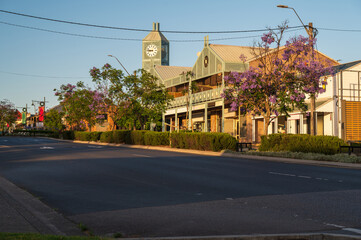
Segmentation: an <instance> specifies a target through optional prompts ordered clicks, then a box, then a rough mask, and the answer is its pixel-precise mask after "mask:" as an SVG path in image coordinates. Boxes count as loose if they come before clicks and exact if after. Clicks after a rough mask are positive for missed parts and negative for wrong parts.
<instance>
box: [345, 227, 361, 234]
mask: <svg viewBox="0 0 361 240" xmlns="http://www.w3.org/2000/svg"><path fill="white" fill-rule="evenodd" d="M342 230H344V231H349V232H354V233H357V234H360V235H361V229H356V228H342Z"/></svg>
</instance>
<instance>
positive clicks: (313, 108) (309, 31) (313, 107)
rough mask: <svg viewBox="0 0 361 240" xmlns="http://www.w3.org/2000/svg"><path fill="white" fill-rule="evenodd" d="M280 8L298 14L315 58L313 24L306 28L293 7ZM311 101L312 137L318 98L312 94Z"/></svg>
mask: <svg viewBox="0 0 361 240" xmlns="http://www.w3.org/2000/svg"><path fill="white" fill-rule="evenodd" d="M277 7H278V8H288V9H292V10H293V11H294V13H295V14H296V16H297V17H298V19H299V20H300V22H301V23H302V26H303V27H304V28H305V30H306V32H307V35H308V37H309V39H310V42H311V43H312V54H311V56H312V57H313V38H314V36H313V24H312V22H310V23H309V24H308V28H307V27H306V25H305V24H304V23H303V22H302V20H301V18H300V16H298V14H297V12H296V10H295V9H294V8H293V7H289V6H287V5H277ZM310 100H311V109H310V115H311V116H310V118H311V119H310V133H311V135H316V132H315V129H316V126H315V125H316V121H315V111H316V97H315V95H314V94H311V97H310Z"/></svg>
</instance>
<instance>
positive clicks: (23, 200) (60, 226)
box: [0, 176, 84, 236]
mask: <svg viewBox="0 0 361 240" xmlns="http://www.w3.org/2000/svg"><path fill="white" fill-rule="evenodd" d="M0 191H1V192H3V194H1V196H0V197H2V198H3V199H4V200H5V201H6V202H7V203H8V204H9V206H11V208H13V209H14V210H15V211H14V212H17V213H18V215H19V216H21V218H23V219H24V221H26V222H27V223H28V224H30V225H31V226H32V227H33V228H34V229H36V230H37V232H39V233H41V234H53V235H78V236H80V235H84V234H83V233H82V232H81V230H80V229H79V228H78V227H77V226H76V225H75V224H74V223H73V222H71V221H70V220H68V219H66V218H65V217H63V216H62V215H61V214H59V213H57V212H56V211H54V210H53V209H51V208H50V207H48V206H47V205H45V204H44V203H42V202H41V201H40V200H39V199H37V198H35V197H34V196H33V195H31V194H30V193H29V192H27V191H25V190H23V189H21V188H19V187H17V186H16V185H15V184H13V183H11V182H10V181H8V180H7V179H5V178H3V177H1V176H0Z"/></svg>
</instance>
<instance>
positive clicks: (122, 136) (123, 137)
mask: <svg viewBox="0 0 361 240" xmlns="http://www.w3.org/2000/svg"><path fill="white" fill-rule="evenodd" d="M130 133H131V131H130V130H116V131H113V141H114V143H126V144H131V138H130Z"/></svg>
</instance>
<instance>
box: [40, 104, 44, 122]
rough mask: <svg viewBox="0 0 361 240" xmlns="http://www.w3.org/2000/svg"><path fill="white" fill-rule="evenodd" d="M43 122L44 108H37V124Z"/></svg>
mask: <svg viewBox="0 0 361 240" xmlns="http://www.w3.org/2000/svg"><path fill="white" fill-rule="evenodd" d="M42 121H44V107H39V122H42Z"/></svg>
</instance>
